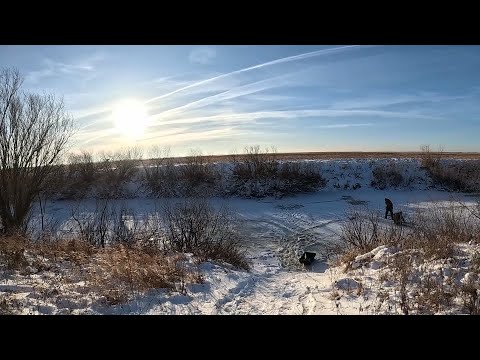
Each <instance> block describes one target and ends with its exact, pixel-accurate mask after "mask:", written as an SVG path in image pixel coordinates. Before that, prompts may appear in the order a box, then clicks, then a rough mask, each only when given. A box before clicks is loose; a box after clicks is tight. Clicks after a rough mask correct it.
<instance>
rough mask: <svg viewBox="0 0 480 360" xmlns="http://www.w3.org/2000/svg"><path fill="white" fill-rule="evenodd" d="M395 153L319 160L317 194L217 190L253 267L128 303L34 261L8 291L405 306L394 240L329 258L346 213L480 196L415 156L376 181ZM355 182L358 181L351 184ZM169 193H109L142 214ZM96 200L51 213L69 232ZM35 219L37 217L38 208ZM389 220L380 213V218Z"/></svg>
mask: <svg viewBox="0 0 480 360" xmlns="http://www.w3.org/2000/svg"><path fill="white" fill-rule="evenodd" d="M392 161H393V162H395V161H394V160H392V159H379V160H376V161H372V160H331V161H315V164H316V166H319V168H321V169H322V173H323V174H325V176H326V178H327V180H328V181H327V185H326V187H325V188H323V189H321V190H319V191H316V192H314V193H308V194H298V195H295V196H291V197H284V198H281V199H278V198H272V197H268V198H262V199H244V198H238V197H235V198H228V199H227V198H221V197H214V198H212V199H211V201H212V203H213V205H214V206H215V207H221V206H224V205H227V206H228V208H229V209H230V210H231V211H233V212H234V213H235V214H236V215H237V216H238V219H239V224H240V229H241V232H242V234H243V235H244V238H245V243H244V246H245V247H246V248H247V249H248V256H249V258H250V260H251V261H252V263H253V266H252V269H251V271H250V272H247V271H243V270H236V269H234V268H233V267H229V266H225V265H221V264H217V263H212V262H206V263H202V264H201V265H200V266H199V269H200V270H201V272H202V274H203V278H204V283H203V284H188V285H187V286H186V289H185V292H184V293H180V292H178V291H167V290H165V289H157V290H152V291H149V292H148V293H147V294H143V295H138V296H136V297H135V298H134V300H132V301H130V302H128V303H125V304H121V305H106V304H105V301H104V299H101V298H99V297H95V295H94V294H92V293H90V292H89V290H88V287H87V285H86V284H85V283H84V282H82V281H78V282H73V283H66V282H64V281H63V280H62V279H63V278H62V274H63V272H64V271H67V268H68V265H66V264H59V267H60V270H59V271H57V272H54V271H52V270H43V271H40V272H38V273H37V271H38V269H34V268H27V270H26V272H27V274H26V275H21V274H19V273H15V272H14V273H7V272H3V273H1V272H0V296H2V295H3V296H6V297H8V298H10V299H14V300H15V301H16V302H17V303H21V304H22V306H21V309H22V313H24V314H366V313H368V314H377V313H394V314H400V313H401V309H400V307H399V305H398V304H399V302H398V294H396V293H395V286H394V285H395V282H394V281H393V280H391V279H389V280H385V271H386V264H387V263H389V261H390V259H391V258H392V257H394V256H396V254H397V253H398V250H397V249H396V248H394V247H387V246H380V247H377V248H375V249H373V250H372V251H370V252H368V253H366V254H362V255H359V256H357V257H356V258H355V260H354V262H353V264H352V266H351V268H350V269H349V270H348V272H346V270H345V266H344V265H340V266H337V265H334V264H331V263H329V262H328V261H327V254H326V251H327V248H328V246H329V245H331V244H333V243H335V241H337V240H338V237H339V233H340V227H341V224H342V221H343V219H344V218H345V215H346V212H347V211H348V209H350V208H352V207H356V208H361V209H364V208H365V207H368V209H369V210H374V211H377V212H379V213H380V214H383V212H384V198H385V197H388V198H390V199H392V200H393V203H394V211H403V213H404V215H405V217H406V218H407V221H408V216H409V214H412V213H413V212H414V211H416V209H421V208H426V207H429V206H432V204H435V205H436V206H447V205H449V204H451V203H452V201H453V202H454V201H457V200H461V201H463V202H464V203H466V204H467V205H468V204H472V203H473V202H474V200H475V199H474V198H472V197H470V196H466V195H465V194H458V193H457V194H455V196H452V194H451V193H449V192H445V191H441V190H439V189H433V188H432V185H431V182H430V180H429V178H428V177H427V176H426V174H425V173H424V170H422V169H420V168H419V165H418V161H417V160H409V159H402V160H398V161H396V162H395V166H396V167H397V168H399V169H400V171H401V172H402V174H403V175H404V178H405V179H406V180H405V181H404V183H403V184H402V186H399V187H398V188H385V189H383V190H379V189H375V188H372V187H371V186H370V184H371V181H372V168H374V167H375V166H391V164H392ZM222 166H225V165H222ZM355 184H359V185H360V186H359V187H355V189H353V185H355ZM165 200H166V199H154V198H148V197H146V196H143V197H142V196H140V195H137V197H136V198H132V199H122V200H110V201H109V202H110V204H113V205H114V206H118V207H120V206H126V207H127V208H129V209H132V210H134V211H135V212H136V214H144V213H151V212H154V211H156V210H158V209H161V206H162V204H163V203H164V201H165ZM174 201H175V200H174ZM95 206H96V201H95V200H94V199H86V200H83V201H81V202H78V201H54V202H48V203H47V205H46V213H47V215H48V216H49V217H50V219H51V220H54V221H56V222H58V223H59V224H61V229H63V231H68V230H69V219H70V217H71V211H72V209H74V208H81V209H82V211H84V212H86V213H88V212H91V211H93V210H94V209H95ZM32 221H33V222H34V223H35V221H39V218H38V213H37V214H35V216H34V217H33V219H32ZM389 221H391V220H384V219H383V217H382V218H381V222H382V223H385V224H386V223H388V222H389ZM461 250H462V251H463V252H464V258H468V257H469V256H472V254H473V253H474V252H475V251H478V250H479V249H478V245H475V244H465V246H464V247H463V248H462V249H461ZM303 251H313V252H316V253H317V256H316V261H315V262H314V263H313V264H312V266H310V267H304V266H303V265H301V264H299V262H298V257H299V256H300V255H301V253H302V252H303ZM429 265H432V264H429ZM432 266H440V268H439V270H440V273H439V274H437V273H435V276H436V278H437V279H438V281H446V280H445V279H447V278H452V277H454V275H456V276H461V277H460V279H461V281H462V282H463V283H468V282H472V281H476V280H478V279H475V278H474V277H473V274H471V273H470V272H468V266H467V264H463V265H462V264H454V263H449V264H439V263H435V264H433V265H432ZM432 266H430V267H428V266H424V268H425V269H423V270H422V269H421V268H420V266H419V267H418V268H417V269H416V270H417V273H418V274H417V275H418V276H419V278H421V277H422V276H426V275H425V274H426V273H427V272H428V271H431V270H432ZM57 270H58V269H57ZM428 274H431V275H432V276H433V274H434V273H430V272H428ZM412 281H413V280H412ZM414 290H415V288H414V287H413V288H412V289H411V290H410V291H413V292H414ZM412 296H413V295H412Z"/></svg>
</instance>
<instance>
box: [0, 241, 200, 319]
mask: <svg viewBox="0 0 480 360" xmlns="http://www.w3.org/2000/svg"><path fill="white" fill-rule="evenodd" d="M0 263H3V264H4V267H5V268H6V269H7V270H13V271H18V272H19V273H20V274H24V275H26V274H30V273H32V272H35V273H38V272H41V271H53V272H55V273H61V274H62V279H63V281H65V282H66V283H69V282H70V283H74V282H79V281H84V282H85V283H86V288H88V291H89V292H90V293H91V294H92V295H95V296H97V297H103V298H104V300H105V302H106V303H107V304H109V305H112V304H119V303H123V302H126V301H129V300H131V299H132V298H133V297H135V296H136V295H139V294H144V293H145V292H146V291H148V290H151V289H160V288H162V289H175V290H177V291H182V292H185V285H186V284H188V283H199V282H202V281H203V279H202V276H201V273H200V272H199V270H198V269H197V267H196V266H195V265H193V263H192V262H189V261H188V259H187V258H186V257H185V255H183V254H175V253H172V254H170V255H167V254H165V253H164V252H162V251H160V250H159V249H158V248H153V247H150V246H146V247H145V246H133V247H129V246H125V245H122V244H120V245H114V246H108V247H106V248H105V249H98V248H95V247H93V246H92V245H90V244H88V243H86V242H85V241H81V240H56V241H52V242H47V241H44V242H39V243H37V242H32V241H30V240H28V239H26V238H23V237H20V236H11V237H8V238H1V239H0ZM0 300H1V301H2V302H0V308H1V309H0V312H2V311H4V310H5V311H7V310H6V309H7V305H8V304H7V302H6V300H5V299H0ZM3 308H5V309H3Z"/></svg>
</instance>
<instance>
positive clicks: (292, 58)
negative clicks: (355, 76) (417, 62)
mask: <svg viewBox="0 0 480 360" xmlns="http://www.w3.org/2000/svg"><path fill="white" fill-rule="evenodd" d="M372 46H377V45H367V46H363V48H366V47H372ZM359 47H362V45H347V46H340V47H336V48H330V49H322V50H316V51H311V52H308V53H304V54H299V55H293V56H287V57H284V58H281V59H277V60H272V61H268V62H266V63H263V64H258V65H254V66H250V67H247V68H244V69H240V70H235V71H232V72H229V73H227V74H222V75H218V76H215V77H213V78H210V79H205V80H202V81H199V82H196V83H194V84H190V85H187V86H185V87H182V88H180V89H177V90H174V91H171V92H169V93H167V94H163V95H160V96H157V97H154V98H152V99H149V100H147V101H145V104H148V103H151V102H153V101H157V100H160V99H164V98H166V97H168V96H171V95H173V94H176V93H179V92H181V91H184V90H187V89H190V88H193V87H197V86H200V85H203V84H207V83H209V82H212V81H215V80H218V79H222V78H226V77H228V76H232V75H236V74H241V73H244V72H247V71H251V70H255V69H261V68H264V67H267V66H271V65H276V64H282V63H286V62H291V61H296V60H302V59H307V58H310V57H314V56H320V55H326V54H329V53H332V52H338V51H344V50H349V49H355V48H359Z"/></svg>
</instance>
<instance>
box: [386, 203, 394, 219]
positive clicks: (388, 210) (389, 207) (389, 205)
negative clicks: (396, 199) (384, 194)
mask: <svg viewBox="0 0 480 360" xmlns="http://www.w3.org/2000/svg"><path fill="white" fill-rule="evenodd" d="M388 213H390V216H391V217H392V220H393V203H392V200H390V199H387V198H385V219H386V218H387V215H388Z"/></svg>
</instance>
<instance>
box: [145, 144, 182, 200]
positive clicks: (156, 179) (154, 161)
mask: <svg viewBox="0 0 480 360" xmlns="http://www.w3.org/2000/svg"><path fill="white" fill-rule="evenodd" d="M148 154H149V156H150V159H149V161H148V162H145V163H144V165H143V169H144V178H143V184H144V187H145V188H146V189H147V190H148V192H149V193H150V194H152V195H155V196H171V195H175V194H176V193H175V190H176V188H177V185H178V181H179V175H180V174H179V171H178V169H177V168H176V167H175V163H174V159H173V158H172V157H171V156H170V148H168V147H167V148H163V149H162V148H160V147H158V146H154V147H152V148H151V149H150V151H149V153H148Z"/></svg>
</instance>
